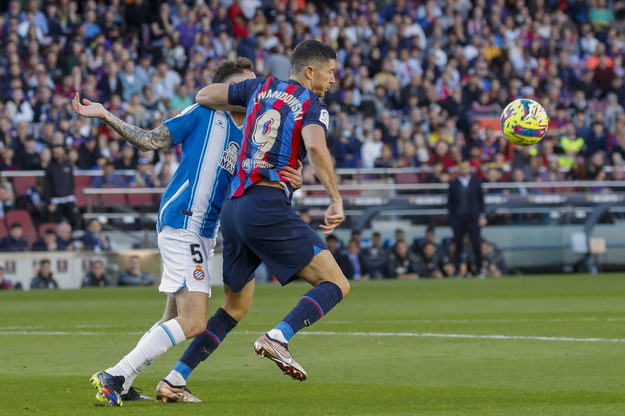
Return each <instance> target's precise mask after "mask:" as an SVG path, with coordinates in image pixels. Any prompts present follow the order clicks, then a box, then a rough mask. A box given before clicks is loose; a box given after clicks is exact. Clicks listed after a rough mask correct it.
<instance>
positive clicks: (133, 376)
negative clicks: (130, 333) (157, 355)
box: [122, 321, 161, 394]
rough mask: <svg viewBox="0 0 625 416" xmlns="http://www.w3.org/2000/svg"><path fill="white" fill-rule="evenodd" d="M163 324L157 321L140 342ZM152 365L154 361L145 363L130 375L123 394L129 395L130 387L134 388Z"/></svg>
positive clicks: (125, 382)
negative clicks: (137, 378)
mask: <svg viewBox="0 0 625 416" xmlns="http://www.w3.org/2000/svg"><path fill="white" fill-rule="evenodd" d="M160 324H161V322H160V321H157V322H156V323H155V324H154V325H152V327H151V328H150V329H148V330H147V332H146V333H145V334H143V336H142V337H141V339H140V340H139V342H141V341H143V339H144V338H145V337H146V336H147V335H148V334H149V333H150V332H152V331H153V330H154V328H156V327H158V326H159V325H160ZM139 342H138V343H137V345H138V344H139ZM150 365H152V361H144V362H143V363H141V365H140V366H139V367H137V370H136V371H134V372H133V373H132V374H130V375H129V376H128V377H126V380H125V381H124V387H123V388H122V394H126V393H128V390H129V389H130V387H131V386H132V383H133V382H134V381H135V378H136V377H137V376H138V375H139V374H140V373H142V372H143V370H145V369H146V368H148V366H150Z"/></svg>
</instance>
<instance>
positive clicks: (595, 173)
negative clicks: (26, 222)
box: [0, 0, 625, 237]
mask: <svg viewBox="0 0 625 416" xmlns="http://www.w3.org/2000/svg"><path fill="white" fill-rule="evenodd" d="M310 38H315V39H319V40H321V41H323V42H325V43H327V44H329V45H331V46H333V47H334V48H336V50H337V51H338V62H337V65H338V73H337V83H336V84H335V85H334V86H333V88H332V89H331V90H330V91H329V92H328V93H327V94H326V97H325V102H326V104H327V105H328V107H329V109H330V113H331V120H332V128H331V130H330V137H329V143H328V145H329V146H330V147H331V149H332V154H333V155H334V157H335V163H336V167H337V168H356V167H363V168H374V167H379V168H389V167H415V168H422V169H423V171H424V172H427V173H426V174H425V175H424V176H422V177H421V179H422V180H424V181H427V182H433V183H443V182H448V181H449V180H450V176H451V175H453V173H454V170H455V167H456V165H457V164H458V162H459V161H461V160H462V159H469V160H470V161H471V164H472V165H473V167H474V168H476V170H477V171H478V175H479V176H480V177H482V178H484V180H485V181H486V182H500V181H508V180H510V181H517V182H522V181H545V180H568V179H600V180H610V179H615V180H623V177H624V176H625V175H624V171H623V167H624V164H625V161H624V158H625V110H624V107H625V83H624V82H625V70H624V69H623V54H624V53H625V2H624V1H620V0H619V1H612V0H591V1H583V0H535V1H531V2H523V1H506V0H492V1H485V0H475V1H469V0H453V1H442V0H423V1H418V0H394V1H364V0H360V1H359V0H353V1H325V2H324V1H318V2H306V1H302V0H292V1H285V0H204V1H196V0H193V1H191V0H170V1H146V0H125V1H121V0H108V1H105V0H98V1H96V0H87V1H80V2H79V1H72V0H29V1H24V0H22V1H20V0H10V1H8V2H2V4H0V51H1V53H0V146H1V147H2V148H1V150H0V156H1V157H0V170H39V169H45V170H50V166H51V165H54V163H55V161H56V163H57V164H58V163H68V164H69V165H71V167H72V168H73V169H84V170H92V169H100V170H102V171H104V175H103V176H102V177H96V178H94V179H93V182H92V186H103V185H113V186H122V187H125V186H140V187H155V186H164V185H166V184H167V183H168V182H169V180H170V179H171V176H172V174H173V172H174V171H175V169H176V168H177V166H178V157H179V156H180V149H177V148H174V149H172V151H164V152H137V151H136V150H135V149H134V148H132V147H131V146H129V145H127V144H126V143H125V142H124V140H122V138H121V137H120V136H119V135H118V134H117V133H116V132H114V131H113V130H112V129H109V128H107V126H105V125H104V124H102V123H98V122H92V121H89V120H87V119H84V118H80V117H76V116H74V114H73V113H72V111H71V107H70V99H71V98H72V97H73V96H74V94H75V93H76V92H80V94H81V96H83V97H86V98H87V99H89V100H92V101H97V102H101V103H103V104H104V105H105V106H106V107H107V108H108V109H110V111H111V112H113V113H114V114H115V115H117V116H118V117H120V118H122V119H124V120H126V121H128V122H130V123H132V124H136V125H138V126H140V127H143V128H153V127H154V126H157V125H159V124H160V123H161V122H162V121H163V120H164V119H166V118H168V117H172V116H175V115H176V114H178V113H179V112H180V111H182V110H183V109H184V108H185V107H187V106H188V105H190V104H192V103H193V100H194V95H195V93H196V92H197V90H198V89H199V88H201V87H202V86H204V85H206V84H208V83H210V82H211V77H212V72H213V70H214V68H215V67H216V65H217V64H218V63H219V61H220V60H222V59H226V58H234V57H236V56H245V57H248V58H250V59H252V61H253V62H254V63H255V66H256V70H257V73H258V74H259V76H268V75H271V76H275V77H277V78H281V79H284V78H287V77H288V74H289V68H290V64H289V59H288V56H289V54H290V52H291V50H292V49H293V47H294V46H295V45H296V44H297V43H298V42H300V41H302V40H305V39H310ZM518 97H528V98H533V99H536V100H538V101H539V102H541V103H542V104H543V105H544V106H545V108H546V109H547V111H548V113H549V114H550V115H551V122H550V126H549V130H548V132H547V137H546V138H545V139H544V140H543V141H542V142H541V143H540V144H539V145H537V146H535V147H531V148H526V147H515V146H514V145H512V144H510V143H509V142H508V141H506V140H505V139H504V138H503V137H502V136H501V135H500V132H499V130H498V129H497V127H496V126H497V123H496V122H497V117H498V114H499V113H500V111H501V110H502V108H503V107H504V106H505V105H506V104H507V103H508V102H509V101H511V100H512V99H514V98H518ZM493 121H494V123H493ZM606 166H611V167H613V169H605V167H606ZM116 169H120V170H133V171H135V173H133V174H132V175H126V176H122V175H119V174H117V173H116V172H115V170H116ZM38 186H39V187H38V188H37V187H33V189H32V190H31V191H32V195H30V193H29V198H30V199H31V203H32V204H40V208H39V212H42V213H41V216H42V218H40V219H39V220H40V221H42V222H43V221H46V220H50V219H53V220H57V221H60V220H61V219H62V218H59V215H58V214H59V210H58V206H57V205H56V204H55V203H51V199H52V198H53V197H54V195H52V194H51V193H50V192H49V190H46V189H42V186H43V187H44V188H45V186H44V185H42V184H39V185H38ZM70 191H71V190H70ZM29 192H30V191H29ZM62 192H64V193H66V194H67V192H68V191H67V190H63V191H62ZM69 195H71V192H70V194H67V195H57V198H60V199H58V201H65V199H64V198H66V197H67V196H69ZM12 198H15V194H14V193H13V191H12V189H11V182H10V181H4V183H2V184H0V199H1V202H2V204H1V209H0V211H1V214H2V216H4V213H5V211H6V210H10V209H12V207H14V206H15V204H14V199H12ZM50 205H55V206H57V208H52V209H51V208H50ZM41 207H42V208H41ZM64 217H65V219H66V220H68V221H70V223H71V224H72V226H73V227H74V228H77V227H79V224H78V221H77V220H76V221H74V220H75V218H74V219H72V215H70V214H68V215H64ZM36 220H37V219H36ZM7 225H8V226H9V227H10V226H11V224H7ZM42 237H43V236H42Z"/></svg>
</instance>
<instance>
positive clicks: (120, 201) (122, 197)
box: [100, 185, 128, 208]
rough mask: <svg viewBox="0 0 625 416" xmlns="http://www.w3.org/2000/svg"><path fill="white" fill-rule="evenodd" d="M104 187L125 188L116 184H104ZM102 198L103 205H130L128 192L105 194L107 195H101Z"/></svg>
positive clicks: (110, 206)
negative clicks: (127, 197) (127, 196)
mask: <svg viewBox="0 0 625 416" xmlns="http://www.w3.org/2000/svg"><path fill="white" fill-rule="evenodd" d="M102 189H123V188H120V187H119V186H114V185H104V186H102ZM100 198H101V199H102V201H101V205H102V206H105V207H108V208H117V207H119V206H122V205H123V206H125V205H128V201H127V200H126V194H123V193H120V194H105V195H101V196H100Z"/></svg>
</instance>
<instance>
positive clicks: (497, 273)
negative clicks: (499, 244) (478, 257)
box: [480, 240, 508, 277]
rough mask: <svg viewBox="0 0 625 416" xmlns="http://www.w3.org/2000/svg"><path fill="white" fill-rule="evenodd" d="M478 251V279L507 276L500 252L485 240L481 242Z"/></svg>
mask: <svg viewBox="0 0 625 416" xmlns="http://www.w3.org/2000/svg"><path fill="white" fill-rule="evenodd" d="M480 250H481V252H482V268H481V273H480V277H501V276H502V275H504V274H507V272H508V271H507V268H506V263H505V261H504V258H503V255H502V254H501V251H499V250H498V249H497V248H496V247H494V246H493V245H491V244H490V242H488V241H487V240H482V243H481V245H480Z"/></svg>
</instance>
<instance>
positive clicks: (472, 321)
mask: <svg viewBox="0 0 625 416" xmlns="http://www.w3.org/2000/svg"><path fill="white" fill-rule="evenodd" d="M360 322H361V323H362V321H360ZM375 322H379V323H389V322H390V323H396V324H402V323H404V324H412V323H414V324H489V323H493V324H498V323H506V324H507V323H515V322H519V323H523V322H555V323H558V322H625V318H547V319H544V318H536V319H533V318H520V319H519V318H516V319H404V320H402V319H397V320H395V319H393V320H389V319H386V320H381V319H376V320H375ZM323 323H324V324H333V325H342V324H355V323H356V322H355V321H333V320H327V321H323Z"/></svg>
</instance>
